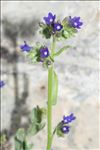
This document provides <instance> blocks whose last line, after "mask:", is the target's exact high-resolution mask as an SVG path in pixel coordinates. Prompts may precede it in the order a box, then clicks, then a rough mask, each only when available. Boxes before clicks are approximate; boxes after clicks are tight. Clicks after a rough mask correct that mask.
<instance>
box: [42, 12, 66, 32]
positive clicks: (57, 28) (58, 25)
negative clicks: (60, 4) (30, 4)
mask: <svg viewBox="0 0 100 150" xmlns="http://www.w3.org/2000/svg"><path fill="white" fill-rule="evenodd" d="M43 19H44V20H45V23H46V24H47V25H48V26H50V27H51V28H52V33H53V34H54V33H55V32H56V31H60V30H61V29H62V28H63V26H62V25H61V23H59V22H55V19H56V15H53V14H52V13H51V12H49V13H48V17H44V18H43Z"/></svg>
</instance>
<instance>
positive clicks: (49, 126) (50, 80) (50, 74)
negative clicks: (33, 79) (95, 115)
mask: <svg viewBox="0 0 100 150" xmlns="http://www.w3.org/2000/svg"><path fill="white" fill-rule="evenodd" d="M54 50H55V37H54V36H53V42H52V50H51V56H53V54H54ZM53 59H54V58H53ZM53 70H54V65H53V64H52V65H51V67H50V68H49V70H48V108H47V122H48V123H47V132H48V135H47V150H51V145H52V86H53Z"/></svg>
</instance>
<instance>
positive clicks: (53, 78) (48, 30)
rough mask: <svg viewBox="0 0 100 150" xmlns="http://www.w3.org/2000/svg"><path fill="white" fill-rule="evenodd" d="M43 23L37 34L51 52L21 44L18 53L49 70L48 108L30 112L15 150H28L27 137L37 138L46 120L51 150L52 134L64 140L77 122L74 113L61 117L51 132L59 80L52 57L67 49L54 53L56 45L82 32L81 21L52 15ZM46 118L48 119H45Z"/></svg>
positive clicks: (43, 46) (39, 45) (18, 137)
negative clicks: (47, 43) (79, 31)
mask: <svg viewBox="0 0 100 150" xmlns="http://www.w3.org/2000/svg"><path fill="white" fill-rule="evenodd" d="M43 20H44V22H41V23H39V25H40V28H41V30H40V33H41V34H42V35H43V37H45V38H46V39H50V38H52V45H51V48H48V47H47V46H46V45H43V44H41V43H36V45H35V46H34V47H33V46H30V45H28V44H27V42H26V41H24V44H23V45H21V46H20V48H21V50H22V51H23V52H24V51H26V52H27V57H29V58H30V59H31V61H32V62H33V63H41V64H43V66H44V67H46V68H47V69H48V101H47V108H40V107H39V106H37V107H36V108H33V110H32V112H31V115H30V125H29V128H28V129H27V131H25V130H24V129H22V128H21V129H19V130H18V131H17V133H16V136H15V149H16V150H30V149H32V145H31V144H29V143H28V141H27V137H28V136H30V135H35V134H37V133H38V132H39V131H40V130H42V129H43V128H44V127H45V124H46V121H45V118H47V148H46V150H51V148H52V140H53V137H54V135H55V134H57V135H58V137H64V135H65V134H67V133H68V132H69V131H70V128H71V125H70V123H71V122H72V121H73V120H75V119H76V117H75V116H74V114H73V113H71V114H70V115H69V116H63V119H62V120H61V121H60V122H59V123H58V124H57V125H56V127H55V128H54V130H53V131H52V107H53V106H54V105H56V103H57V95H58V77H57V74H56V72H55V69H54V62H55V57H56V56H59V55H60V54H61V53H62V52H64V51H65V50H66V49H68V48H70V46H69V45H67V46H64V47H62V48H61V49H60V50H58V51H56V43H57V41H61V40H64V39H68V38H70V37H72V36H74V35H75V34H76V33H77V32H78V30H79V29H80V28H81V26H82V25H83V23H82V22H81V21H80V20H81V19H80V17H71V16H69V17H66V18H64V19H63V20H62V21H58V20H56V15H53V14H52V13H51V12H49V13H48V16H47V17H44V18H43ZM46 116H47V117H46Z"/></svg>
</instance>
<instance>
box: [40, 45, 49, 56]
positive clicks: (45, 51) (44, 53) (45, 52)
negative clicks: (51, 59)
mask: <svg viewBox="0 0 100 150" xmlns="http://www.w3.org/2000/svg"><path fill="white" fill-rule="evenodd" d="M48 56H49V50H48V48H47V47H42V48H40V58H46V57H48Z"/></svg>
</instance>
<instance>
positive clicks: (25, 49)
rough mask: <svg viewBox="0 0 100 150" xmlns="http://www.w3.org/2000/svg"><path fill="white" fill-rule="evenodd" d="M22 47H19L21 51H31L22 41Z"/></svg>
mask: <svg viewBox="0 0 100 150" xmlns="http://www.w3.org/2000/svg"><path fill="white" fill-rule="evenodd" d="M24 43H25V44H24V45H21V46H20V48H21V49H22V51H26V52H29V51H30V50H31V49H32V47H31V46H29V45H28V44H27V43H26V41H24Z"/></svg>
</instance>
